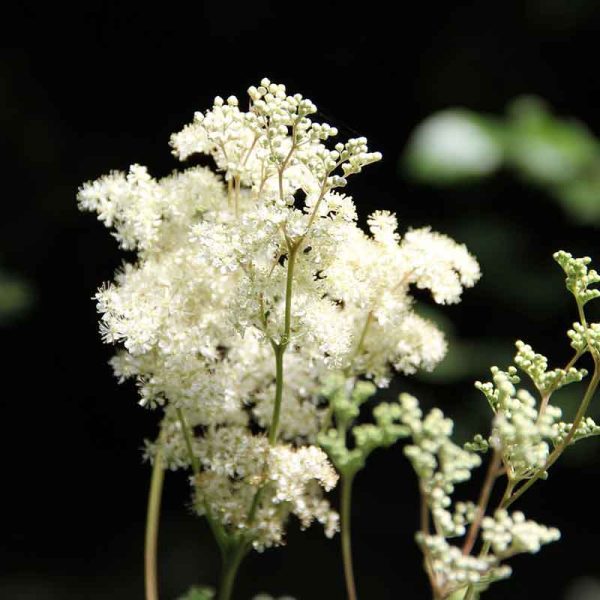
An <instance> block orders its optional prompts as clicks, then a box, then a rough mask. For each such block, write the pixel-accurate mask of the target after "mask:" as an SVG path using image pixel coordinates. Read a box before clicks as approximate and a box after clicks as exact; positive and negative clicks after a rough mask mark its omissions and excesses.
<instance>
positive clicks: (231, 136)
mask: <svg viewBox="0 0 600 600" xmlns="http://www.w3.org/2000/svg"><path fill="white" fill-rule="evenodd" d="M248 95H249V101H250V102H249V107H248V109H247V110H246V109H245V108H242V106H246V102H240V101H239V100H238V99H237V98H236V97H234V96H229V97H228V98H227V99H223V98H221V97H217V98H215V101H214V104H213V106H212V108H210V109H209V110H207V111H204V112H197V113H196V114H195V115H194V120H193V122H192V123H191V124H189V125H187V126H185V127H184V128H183V129H182V130H181V131H180V132H178V133H175V134H174V135H173V136H172V137H171V147H172V150H173V153H174V155H175V156H176V157H178V158H179V159H181V160H185V159H187V158H188V157H190V156H192V155H193V154H198V153H200V154H205V155H208V156H210V157H211V158H212V159H213V160H214V163H215V165H216V171H217V172H218V173H219V174H216V173H215V172H214V171H213V170H211V169H209V168H206V167H191V168H188V169H185V170H183V171H182V172H179V173H174V174H172V175H169V176H167V177H163V178H154V177H152V176H151V175H150V174H149V172H148V170H147V169H146V168H145V167H142V166H139V165H133V166H132V167H131V168H130V170H129V172H128V173H119V172H113V173H110V174H109V175H107V176H104V177H101V178H100V179H98V180H96V181H93V182H89V183H86V184H84V185H83V186H82V187H81V189H80V191H79V195H78V200H79V205H80V208H81V209H83V210H88V211H94V212H96V213H97V214H98V217H99V219H100V220H101V221H103V223H104V224H105V225H106V226H107V227H110V228H112V229H113V230H114V235H115V237H116V238H117V240H118V241H119V243H120V245H121V247H123V248H124V249H126V250H133V251H136V253H137V255H136V257H135V258H133V259H131V260H130V262H128V263H126V264H125V265H123V267H122V268H121V269H120V270H119V271H118V273H117V275H116V277H115V281H114V282H113V283H111V284H108V285H105V286H103V287H102V288H101V289H100V290H99V291H98V293H97V296H96V299H97V304H98V310H99V312H100V329H101V333H102V336H103V338H104V340H105V341H106V342H109V343H116V344H119V346H120V348H121V349H120V350H119V352H118V353H117V355H116V356H115V357H114V359H113V360H112V365H113V367H114V370H115V373H116V375H117V376H118V377H119V379H120V380H125V379H130V378H131V379H135V380H136V382H137V385H138V388H139V392H140V404H142V405H144V406H148V407H150V408H156V407H159V408H160V410H161V411H162V414H163V422H162V430H163V435H162V437H161V439H160V440H159V441H157V442H156V443H155V444H149V445H148V449H147V453H148V455H149V456H152V455H153V453H154V452H156V449H157V447H158V445H161V447H163V449H164V453H165V460H166V462H167V465H168V466H169V467H170V468H195V466H194V465H195V463H196V462H197V463H198V465H199V466H198V468H199V470H200V473H199V476H196V477H194V478H193V479H192V487H193V492H194V498H195V504H194V506H195V509H196V510H197V512H199V513H203V514H207V516H208V517H209V519H213V520H215V519H216V520H217V521H218V523H220V524H221V525H222V526H223V527H225V528H226V530H227V531H229V532H232V534H238V533H239V532H244V535H247V536H248V539H250V540H251V542H252V544H253V545H254V546H255V547H256V548H259V549H260V548H264V547H267V546H271V545H276V544H279V543H281V542H282V541H283V539H284V534H285V523H286V520H287V518H288V516H289V515H291V514H295V515H296V516H297V517H298V518H299V520H300V522H301V525H302V526H308V525H309V524H310V523H311V522H312V521H314V520H317V521H319V522H321V523H322V524H323V525H324V526H325V529H326V532H327V534H328V535H330V534H332V533H333V532H334V531H335V530H336V528H337V515H336V514H335V512H333V511H332V510H331V509H330V507H329V505H328V503H327V501H326V500H325V499H324V497H323V492H326V491H329V490H330V489H331V488H332V487H333V486H334V485H335V483H336V480H337V477H336V475H335V472H334V470H333V467H332V466H331V465H330V463H329V461H328V459H327V457H326V455H325V454H324V453H323V452H322V451H321V450H320V449H318V448H317V447H316V446H314V445H313V444H314V443H315V441H316V439H317V437H318V435H319V433H320V432H321V430H322V429H323V427H324V425H325V420H326V415H327V406H326V405H324V402H323V396H322V389H323V386H324V382H325V381H326V380H327V378H328V377H329V376H330V375H331V374H332V373H343V374H344V376H345V377H351V378H357V377H358V378H371V379H373V380H374V381H375V382H376V383H377V384H378V385H380V386H384V385H386V384H387V382H388V381H389V378H390V376H391V374H392V373H393V371H394V370H397V371H400V372H403V373H407V374H409V373H414V372H415V371H417V370H418V369H426V370H430V369H432V368H433V367H435V365H436V364H437V363H438V362H439V361H440V360H441V359H442V358H443V356H444V354H445V352H446V342H445V340H444V337H443V335H442V333H441V332H440V331H439V330H438V329H437V328H436V326H435V325H434V324H433V323H430V322H428V321H426V320H425V319H423V318H421V317H419V316H417V315H416V314H415V312H414V310H413V301H412V298H411V296H410V286H411V285H416V286H417V287H419V288H426V289H429V290H430V291H431V293H432V295H433V299H434V300H435V301H436V302H439V303H449V302H456V301H458V300H459V298H460V295H461V292H462V289H463V288H464V287H470V286H472V285H473V284H474V283H475V282H476V281H477V279H478V277H479V267H478V266H477V263H476V261H475V259H474V258H473V257H472V256H471V255H470V254H469V253H468V252H467V250H466V249H465V248H464V246H462V245H459V244H457V243H455V242H454V241H452V240H450V238H447V237H445V236H442V235H440V234H437V233H433V232H431V231H429V230H428V229H422V230H414V231H409V232H408V233H406V234H405V235H404V237H403V236H402V235H401V233H400V232H399V231H398V223H397V218H396V216H395V215H394V214H393V213H391V212H388V211H376V212H374V213H373V214H372V215H371V216H370V217H369V219H368V226H369V231H368V232H364V231H362V230H361V229H360V228H359V226H358V225H357V210H356V206H355V203H354V200H353V199H352V198H351V197H350V196H349V195H346V194H343V193H341V191H340V190H341V188H343V187H344V186H346V184H347V182H348V178H349V177H350V176H352V175H354V174H356V173H359V172H360V171H361V170H362V169H363V167H365V166H367V165H369V164H371V163H373V162H376V161H378V160H380V158H381V155H380V154H379V153H377V152H371V151H370V150H369V148H368V145H367V140H366V139H365V138H363V137H356V138H353V139H350V140H347V141H346V142H337V143H330V139H331V138H334V137H335V136H336V135H337V130H336V129H335V127H332V126H330V125H328V124H327V123H318V122H316V121H314V120H313V117H314V115H315V113H316V111H317V109H316V106H315V105H314V104H313V102H312V101H310V100H308V99H306V98H304V97H303V96H301V95H300V94H289V93H288V92H287V90H286V88H285V86H284V85H282V84H277V83H273V82H271V81H269V80H268V79H263V80H262V81H261V82H260V85H258V86H253V87H250V88H249V90H248ZM274 356H275V358H274ZM277 361H279V362H277ZM276 364H277V365H280V366H281V371H278V370H277V369H278V368H279V367H276ZM380 418H383V419H384V420H385V418H386V417H384V415H383V413H382V414H381V415H380ZM386 431H387V430H386ZM362 433H363V434H365V435H367V434H368V431H367V430H364V431H363V432H362ZM388 433H389V435H392V432H391V431H390V432H388ZM358 435H362V434H361V433H359V434H358ZM367 437H368V435H367ZM188 438H191V440H190V439H188ZM367 445H368V444H367ZM190 448H191V451H192V456H190Z"/></svg>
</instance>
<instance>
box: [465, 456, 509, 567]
mask: <svg viewBox="0 0 600 600" xmlns="http://www.w3.org/2000/svg"><path fill="white" fill-rule="evenodd" d="M501 460H502V455H501V453H500V451H499V450H498V449H495V450H494V455H493V456H492V459H491V460H490V464H489V466H488V471H487V475H486V476H485V481H484V482H483V486H482V488H481V494H480V496H479V501H478V503H477V507H476V509H475V510H476V513H475V518H474V519H473V522H472V523H471V527H469V532H468V533H467V537H466V539H465V543H464V545H463V549H462V553H463V554H464V555H465V556H466V555H468V554H471V550H473V546H474V545H475V541H476V540H477V534H478V533H479V529H480V527H481V522H482V520H483V517H484V516H485V510H486V508H487V505H488V503H489V501H490V494H491V493H492V489H493V487H494V482H495V481H496V477H497V476H498V468H499V467H500V462H501Z"/></svg>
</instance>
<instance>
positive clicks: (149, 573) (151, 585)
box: [144, 434, 165, 600]
mask: <svg viewBox="0 0 600 600" xmlns="http://www.w3.org/2000/svg"><path fill="white" fill-rule="evenodd" d="M158 443H159V445H158V450H157V452H156V454H155V456H154V466H153V467H152V479H151V481H150V493H149V494H148V512H147V516H146V544H145V549H144V566H145V569H144V573H145V585H146V600H158V577H157V568H156V563H157V559H156V557H157V548H158V524H159V519H160V501H161V496H162V489H163V482H164V478H165V469H164V461H163V452H164V451H163V445H162V434H161V435H160V436H159V442H158Z"/></svg>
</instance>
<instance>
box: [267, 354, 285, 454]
mask: <svg viewBox="0 0 600 600" xmlns="http://www.w3.org/2000/svg"><path fill="white" fill-rule="evenodd" d="M274 349H275V402H274V404H273V416H272V417H271V426H270V427H269V444H270V445H271V446H273V445H274V444H275V442H276V441H277V433H278V429H279V416H280V414H281V401H282V399H283V355H284V354H285V348H282V347H281V345H280V344H275V345H274Z"/></svg>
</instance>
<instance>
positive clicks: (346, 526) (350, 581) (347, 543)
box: [340, 473, 357, 600]
mask: <svg viewBox="0 0 600 600" xmlns="http://www.w3.org/2000/svg"><path fill="white" fill-rule="evenodd" d="M353 481H354V473H351V474H342V500H341V515H340V519H341V529H342V532H341V534H342V558H343V561H344V578H345V580H346V591H347V593H348V600H356V598H357V596H356V585H355V583H354V568H353V566H352V539H351V534H350V530H351V522H350V509H351V505H352V483H353Z"/></svg>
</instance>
